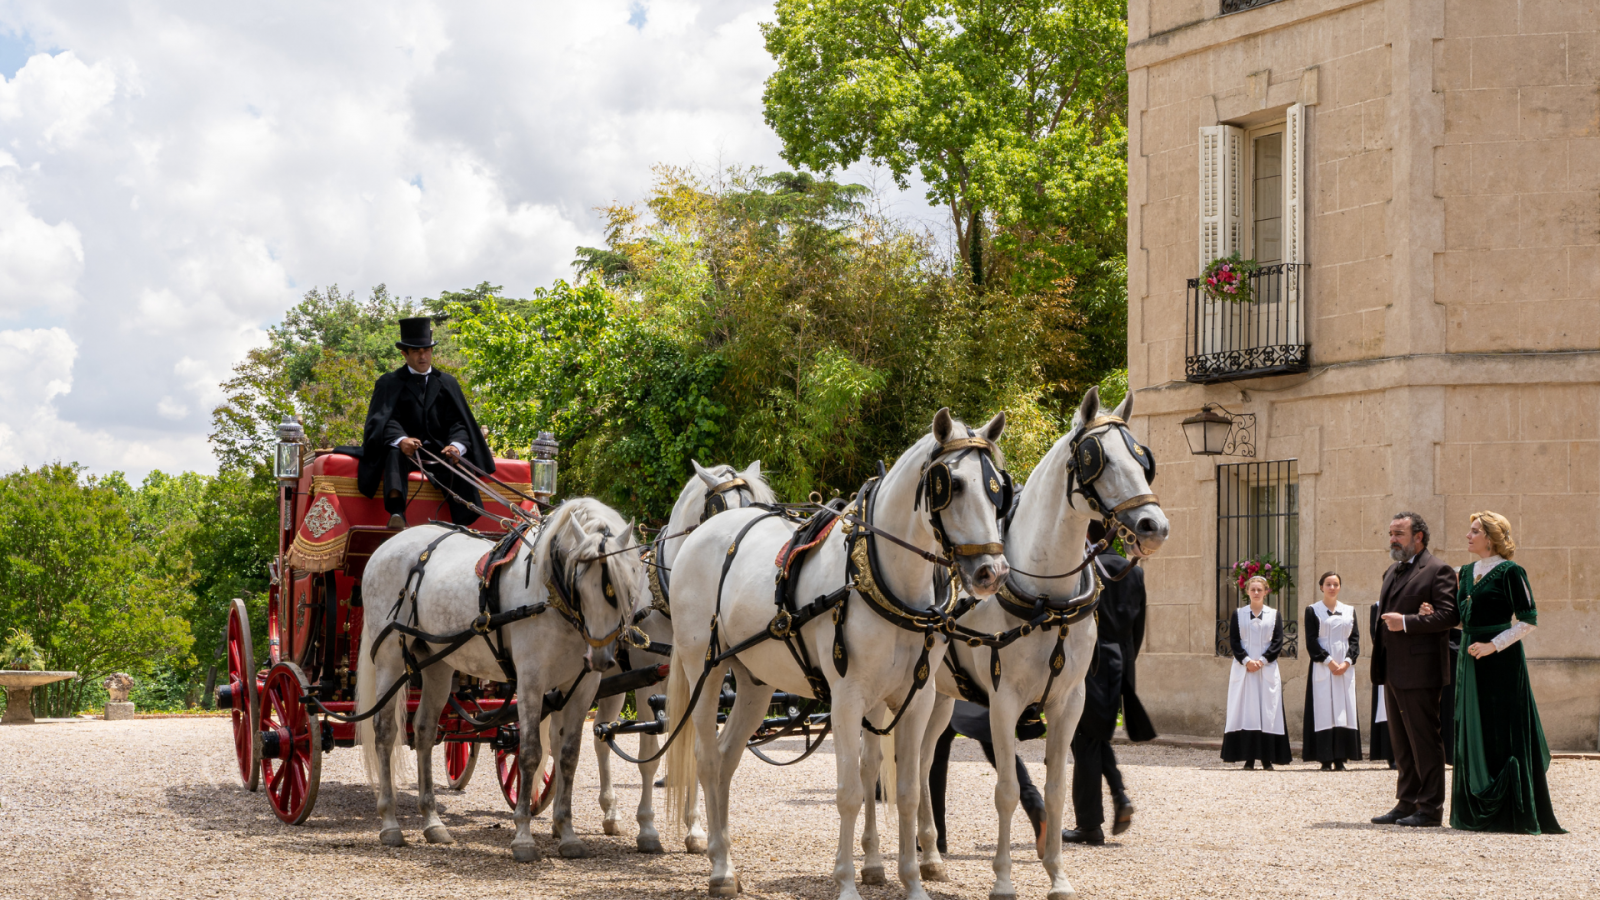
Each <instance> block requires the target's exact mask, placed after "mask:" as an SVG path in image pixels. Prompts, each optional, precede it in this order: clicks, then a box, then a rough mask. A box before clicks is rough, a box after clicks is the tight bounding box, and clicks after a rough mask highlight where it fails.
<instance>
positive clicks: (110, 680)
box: [105, 672, 133, 722]
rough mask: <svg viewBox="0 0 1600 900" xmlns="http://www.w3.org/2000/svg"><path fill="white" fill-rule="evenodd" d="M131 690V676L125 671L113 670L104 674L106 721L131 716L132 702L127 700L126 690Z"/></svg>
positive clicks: (129, 717)
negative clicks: (106, 674) (108, 673)
mask: <svg viewBox="0 0 1600 900" xmlns="http://www.w3.org/2000/svg"><path fill="white" fill-rule="evenodd" d="M131 690H133V676H132V675H129V674H128V673H127V672H113V673H111V674H110V675H108V676H106V694H107V695H108V696H107V697H106V715H105V719H106V721H107V722H114V721H116V720H118V719H131V718H133V704H132V703H130V702H128V692H129V691H131Z"/></svg>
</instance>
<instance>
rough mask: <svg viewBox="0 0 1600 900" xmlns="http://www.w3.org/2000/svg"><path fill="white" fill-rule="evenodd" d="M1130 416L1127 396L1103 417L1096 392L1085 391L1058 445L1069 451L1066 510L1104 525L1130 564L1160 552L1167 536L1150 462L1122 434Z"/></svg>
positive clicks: (1147, 455)
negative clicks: (1152, 486) (1116, 538)
mask: <svg viewBox="0 0 1600 900" xmlns="http://www.w3.org/2000/svg"><path fill="white" fill-rule="evenodd" d="M1131 415H1133V394H1132V393H1131V392H1130V393H1129V394H1128V396H1127V397H1126V398H1124V399H1123V401H1122V403H1121V404H1119V405H1118V406H1117V408H1116V409H1115V410H1113V411H1111V412H1110V413H1106V412H1105V411H1104V410H1103V409H1102V408H1101V406H1100V389H1099V388H1098V387H1091V388H1089V391H1088V393H1086V394H1085V395H1084V397H1083V403H1082V404H1080V405H1079V406H1078V411H1077V412H1076V413H1074V414H1073V416H1072V428H1071V430H1069V431H1068V432H1067V434H1066V435H1065V436H1064V437H1062V438H1061V440H1060V441H1059V442H1058V443H1064V444H1065V445H1066V448H1067V449H1069V450H1070V451H1071V452H1070V454H1069V455H1068V458H1067V463H1066V465H1067V473H1066V474H1067V491H1068V495H1069V496H1068V502H1069V504H1071V506H1072V508H1073V509H1074V510H1076V511H1077V512H1079V513H1080V514H1082V515H1085V516H1089V517H1092V518H1101V519H1104V520H1106V531H1107V533H1108V534H1112V533H1115V534H1119V535H1121V537H1122V544H1123V547H1124V549H1126V550H1127V553H1128V556H1129V558H1130V559H1131V558H1136V557H1140V556H1150V555H1152V554H1154V553H1155V552H1156V551H1157V550H1160V549H1161V545H1162V544H1164V543H1166V540H1167V535H1168V533H1169V530H1170V526H1169V524H1168V522H1167V516H1166V513H1165V512H1163V511H1162V509H1161V501H1160V500H1159V499H1157V498H1156V495H1155V494H1154V493H1152V491H1151V489H1150V483H1151V482H1152V481H1154V480H1155V476H1156V461H1155V456H1154V455H1152V454H1151V452H1150V448H1148V447H1146V446H1144V445H1143V444H1140V443H1139V442H1138V440H1136V439H1135V438H1134V436H1133V432H1131V431H1129V430H1128V417H1129V416H1131Z"/></svg>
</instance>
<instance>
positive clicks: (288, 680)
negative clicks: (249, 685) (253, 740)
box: [259, 662, 322, 825]
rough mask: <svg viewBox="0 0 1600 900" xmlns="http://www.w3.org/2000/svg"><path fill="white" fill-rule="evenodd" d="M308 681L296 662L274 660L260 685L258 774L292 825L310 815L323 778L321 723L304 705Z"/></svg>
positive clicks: (275, 806) (274, 805) (281, 815)
mask: <svg viewBox="0 0 1600 900" xmlns="http://www.w3.org/2000/svg"><path fill="white" fill-rule="evenodd" d="M309 693H311V683H310V682H309V681H307V680H306V675H305V673H304V672H302V671H300V667H299V666H297V665H295V664H294V663H290V662H285V663H278V664H277V665H275V666H273V667H272V670H271V671H270V672H268V673H267V683H266V685H265V686H263V687H262V689H261V697H260V701H259V702H260V705H261V717H260V720H259V721H260V728H261V774H262V775H263V776H264V777H265V780H266V785H267V799H268V800H270V801H272V811H273V812H275V813H277V814H278V818H280V819H282V820H283V821H285V822H287V823H289V824H290V825H299V824H300V823H302V822H304V821H305V820H306V819H307V818H309V817H310V816H311V808H312V807H313V806H315V805H316V803H317V786H318V784H319V783H320V782H321V780H322V723H321V722H320V721H318V720H317V717H316V716H313V715H312V714H311V711H310V710H308V709H307V708H306V705H305V702H304V698H305V697H306V695H307V694H309Z"/></svg>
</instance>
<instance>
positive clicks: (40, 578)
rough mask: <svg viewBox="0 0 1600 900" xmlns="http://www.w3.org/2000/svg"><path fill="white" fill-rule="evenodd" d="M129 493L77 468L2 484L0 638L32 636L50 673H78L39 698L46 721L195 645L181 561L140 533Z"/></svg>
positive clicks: (28, 472)
mask: <svg viewBox="0 0 1600 900" xmlns="http://www.w3.org/2000/svg"><path fill="white" fill-rule="evenodd" d="M184 489H185V487H184V486H182V485H179V486H175V487H173V493H180V492H182V491H183V490H184ZM126 493H127V486H126V483H125V482H123V481H122V479H121V478H120V477H114V478H111V479H105V480H102V479H97V478H94V477H93V476H90V475H88V474H86V473H85V472H84V471H83V469H82V468H81V467H79V466H77V465H63V464H59V463H55V464H50V465H46V466H43V467H41V468H39V469H26V468H24V469H21V470H19V471H17V472H13V473H11V474H9V475H6V476H4V477H0V633H6V632H9V631H10V630H11V629H12V628H21V629H23V630H25V631H27V632H29V633H30V634H31V635H32V636H33V638H34V640H35V642H37V643H38V645H39V646H40V648H41V650H42V651H43V652H44V655H45V659H46V664H47V665H48V666H49V667H50V668H52V669H67V670H72V671H76V672H77V673H78V677H77V678H76V679H73V680H72V681H69V682H63V683H62V684H60V685H59V686H55V687H52V688H51V689H50V690H48V691H47V692H45V696H46V697H47V700H46V706H47V707H48V709H47V711H48V712H49V713H50V714H52V715H58V716H63V715H72V714H74V713H76V712H77V710H78V709H79V707H80V705H81V704H82V701H83V698H84V696H85V693H86V691H88V690H90V689H91V686H94V685H98V682H99V681H100V679H102V678H104V677H105V676H106V675H107V674H108V673H110V672H114V671H118V670H124V671H129V672H135V673H145V672H148V671H150V670H151V668H152V666H154V665H156V664H160V663H163V662H166V661H170V660H174V659H176V660H183V659H184V658H185V657H187V654H188V651H189V646H190V644H191V643H192V641H193V638H192V637H191V634H190V631H189V623H188V622H187V621H186V620H185V615H186V614H187V613H188V611H189V606H190V602H191V594H190V593H189V590H188V589H189V585H190V580H191V576H190V574H189V572H190V570H189V567H188V565H187V562H186V560H183V559H181V558H180V557H181V554H182V551H181V550H180V549H178V548H176V547H174V546H171V545H168V544H167V543H166V541H164V540H163V539H162V538H161V537H160V536H153V535H151V534H149V533H148V532H147V533H145V534H143V535H141V534H140V533H139V531H138V529H137V528H136V527H135V516H134V515H133V514H132V511H131V510H130V508H129V505H128V503H127V502H125V500H126V498H125V494H126ZM153 493H164V492H163V491H156V492H153ZM163 499H171V498H155V497H152V499H151V503H153V504H159V503H160V502H162V501H163ZM153 547H157V548H159V549H152V548H153ZM35 702H38V700H37V699H36V701H35Z"/></svg>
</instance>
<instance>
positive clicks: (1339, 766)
mask: <svg viewBox="0 0 1600 900" xmlns="http://www.w3.org/2000/svg"><path fill="white" fill-rule="evenodd" d="M1333 770H1334V771H1335V772H1343V771H1344V760H1342V759H1341V760H1336V761H1335V762H1334V764H1333Z"/></svg>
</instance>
